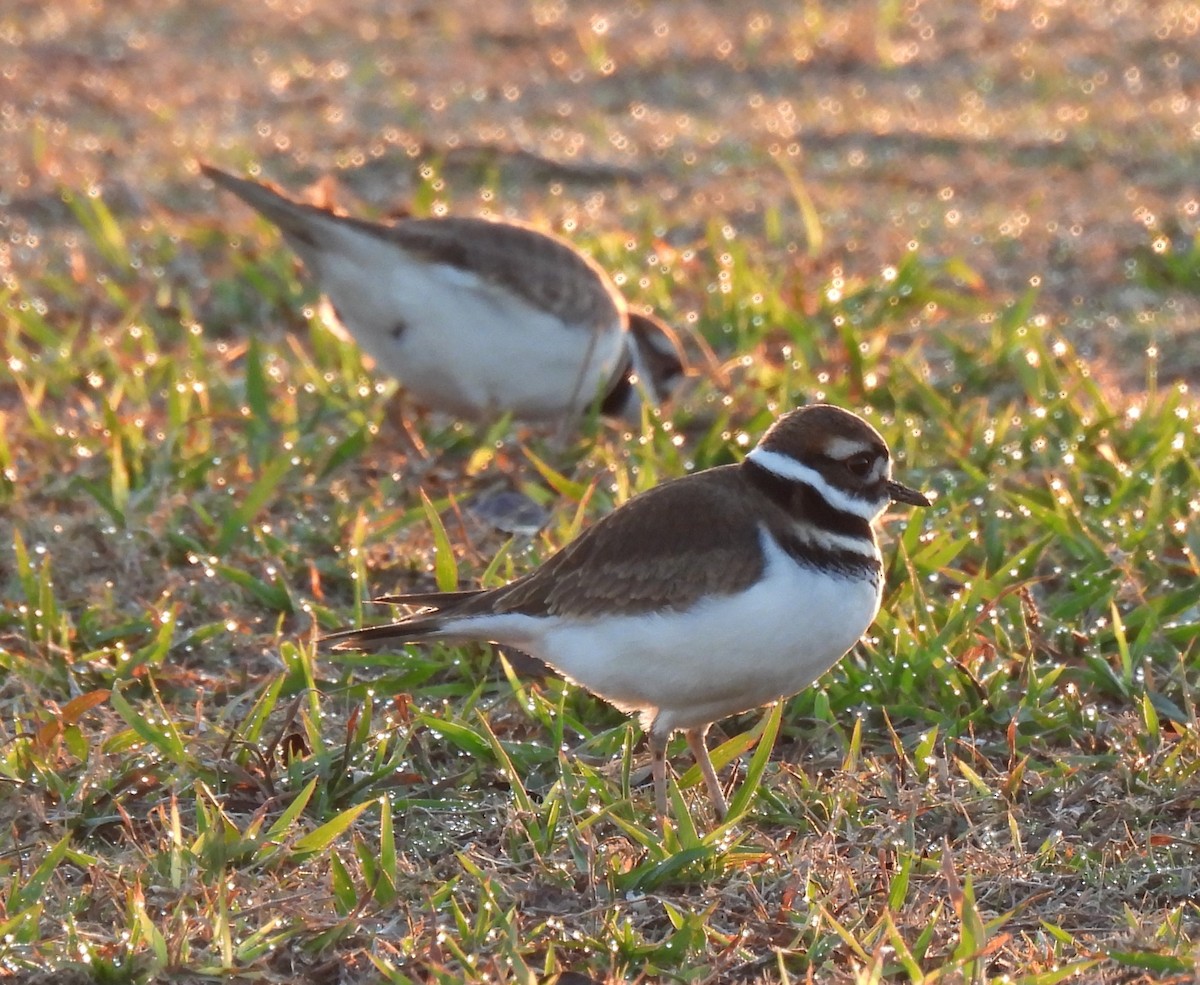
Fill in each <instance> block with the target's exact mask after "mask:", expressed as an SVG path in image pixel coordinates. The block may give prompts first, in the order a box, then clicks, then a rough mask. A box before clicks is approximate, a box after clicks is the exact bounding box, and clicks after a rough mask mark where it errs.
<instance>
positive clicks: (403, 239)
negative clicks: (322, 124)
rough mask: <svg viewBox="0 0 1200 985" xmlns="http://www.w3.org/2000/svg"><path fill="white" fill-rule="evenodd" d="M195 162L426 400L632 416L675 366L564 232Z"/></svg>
mask: <svg viewBox="0 0 1200 985" xmlns="http://www.w3.org/2000/svg"><path fill="white" fill-rule="evenodd" d="M200 167H201V170H202V171H203V172H204V174H206V175H207V176H208V177H209V178H211V179H212V180H213V181H215V182H216V183H217V184H218V185H220V186H222V187H223V188H225V189H227V190H228V191H231V192H233V194H235V195H237V196H238V197H239V198H241V199H242V200H243V201H245V202H246V203H247V204H249V205H250V206H251V207H252V208H254V209H256V210H257V211H258V212H260V213H262V215H264V216H265V217H266V218H267V219H269V220H270V221H271V222H273V223H275V225H277V226H278V227H279V228H280V230H281V231H282V232H283V236H284V239H285V240H287V242H288V244H289V245H290V246H291V247H292V249H293V250H295V251H296V253H297V254H299V256H300V258H301V259H302V260H303V261H304V264H305V266H307V267H308V269H309V271H310V272H311V273H312V274H313V275H314V276H315V277H316V279H317V282H318V285H319V286H320V289H321V290H322V292H323V293H324V294H325V296H326V297H327V298H328V299H329V302H330V304H331V306H332V308H333V311H334V313H335V314H336V317H337V320H338V321H339V322H340V323H341V325H342V326H343V327H344V328H345V329H346V331H347V332H348V333H349V334H350V335H351V336H353V338H354V339H355V340H357V342H358V344H359V345H360V346H362V348H363V349H364V350H366V352H367V353H368V354H369V355H370V356H371V357H372V358H373V359H374V360H375V362H376V363H377V364H378V365H379V366H380V367H381V368H382V369H383V370H384V371H386V372H387V373H390V374H391V375H392V376H394V377H395V378H396V379H397V380H399V381H400V382H401V384H403V386H404V388H405V390H406V391H407V392H408V393H410V394H411V395H412V396H413V397H415V398H416V399H417V401H418V402H419V403H421V404H424V405H425V406H426V407H429V408H431V409H435V410H444V411H448V412H449V413H452V414H455V415H457V416H460V417H465V418H470V419H473V420H482V419H488V418H491V417H494V416H496V415H499V414H503V413H509V412H511V413H512V415H513V416H514V417H516V418H520V419H523V420H532V421H538V420H544V421H549V420H561V419H563V418H564V417H571V416H576V415H579V414H581V413H582V412H583V411H585V410H586V409H587V408H588V407H589V406H591V405H592V403H593V402H594V401H596V400H597V399H599V402H600V410H601V412H602V413H604V414H606V415H608V416H610V417H620V418H623V419H627V420H637V419H640V413H641V395H642V392H643V391H644V392H645V394H646V395H647V396H648V397H649V399H650V400H651V401H652V402H655V403H657V402H658V401H659V400H660V399H662V398H663V397H665V396H667V395H668V394H669V393H670V390H671V389H672V388H673V387H674V386H675V384H677V383H678V382H679V379H680V377H681V376H682V375H683V362H682V359H681V357H680V350H679V346H678V343H677V342H676V340H675V338H674V337H673V336H672V334H671V332H670V330H669V329H667V328H666V326H665V325H663V324H662V323H660V322H658V321H657V320H656V319H653V318H650V317H649V316H646V315H639V314H635V313H632V312H629V311H628V309H627V307H626V304H625V299H624V298H623V297H622V296H621V295H620V293H619V292H618V291H617V289H616V288H615V287H614V286H613V284H612V282H611V281H610V280H609V279H608V277H607V276H606V275H605V273H604V271H603V270H601V269H600V267H599V266H597V265H596V263H594V262H593V261H592V260H591V259H589V258H588V257H586V256H584V255H583V254H582V253H579V252H578V251H576V250H575V249H574V248H573V247H571V246H570V245H569V244H568V243H567V242H566V241H565V240H562V239H559V238H557V237H555V236H551V235H549V234H547V233H544V232H539V231H538V230H535V229H532V228H530V227H528V226H524V225H519V224H517V223H514V222H496V221H490V220H487V219H475V218H464V217H457V216H456V217H447V218H441V219H401V220H399V221H398V222H396V223H395V224H394V225H391V226H384V225H379V224H378V223H373V222H366V221H364V220H362V219H354V218H350V217H347V216H340V215H335V214H334V213H332V212H330V211H327V210H326V209H321V208H317V207H315V206H312V205H304V204H302V203H300V202H293V201H292V200H291V199H288V198H285V197H284V196H283V195H280V194H278V193H277V192H275V191H272V190H271V189H270V188H267V187H266V186H265V185H261V184H258V183H257V182H253V181H247V180H245V179H243V178H237V177H234V176H233V175H230V174H226V173H225V172H223V171H219V170H217V169H216V168H213V167H209V166H208V165H201V166H200ZM638 382H640V384H641V386H640V387H639V386H637V385H636V384H637V383H638Z"/></svg>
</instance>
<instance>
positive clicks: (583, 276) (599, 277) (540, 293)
mask: <svg viewBox="0 0 1200 985" xmlns="http://www.w3.org/2000/svg"><path fill="white" fill-rule="evenodd" d="M387 237H388V238H389V239H391V240H392V241H393V242H395V243H396V244H398V245H399V246H401V247H402V248H404V249H405V250H408V251H410V252H412V253H415V254H417V255H419V256H421V257H423V258H425V259H426V260H428V261H430V262H433V263H442V264H445V265H447V266H450V267H458V268H460V269H462V270H469V271H471V272H472V273H475V274H478V275H480V276H481V277H483V278H485V279H487V280H490V281H492V282H493V283H496V284H499V285H500V286H502V287H503V288H505V289H506V290H508V291H511V292H512V293H514V294H516V295H518V296H519V297H522V298H524V299H525V300H526V301H527V302H529V303H530V304H531V305H533V306H534V307H537V308H543V309H545V310H547V311H551V312H553V313H554V314H555V315H557V316H558V317H560V318H562V320H563V321H564V322H566V323H567V324H568V325H583V326H587V327H588V328H594V329H597V330H602V329H607V328H608V327H609V326H611V325H613V324H614V323H616V322H618V321H619V320H620V319H622V318H623V317H624V311H625V301H624V299H623V298H622V297H621V296H620V295H619V294H617V292H616V289H615V288H614V287H612V286H611V283H610V281H609V279H608V276H607V275H606V274H605V273H604V272H603V271H602V270H601V269H600V268H599V267H598V266H597V265H596V264H595V263H594V262H593V261H592V260H591V259H589V258H588V257H586V256H584V255H583V254H582V253H579V252H577V251H576V250H575V249H573V248H572V247H571V246H570V245H569V244H568V243H566V242H564V241H563V240H560V239H558V238H557V237H555V236H552V235H550V234H548V233H543V232H540V231H539V230H537V229H532V228H530V227H528V226H523V225H520V224H518V223H514V222H492V221H490V220H488V219H475V218H471V217H467V216H447V217H445V218H442V219H403V220H401V221H400V222H398V223H396V224H395V225H394V226H391V227H389V228H388V230H387Z"/></svg>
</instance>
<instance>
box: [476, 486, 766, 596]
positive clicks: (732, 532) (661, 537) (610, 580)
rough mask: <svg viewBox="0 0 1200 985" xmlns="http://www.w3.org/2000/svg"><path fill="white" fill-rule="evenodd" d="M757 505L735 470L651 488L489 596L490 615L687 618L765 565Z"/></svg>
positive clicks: (741, 585) (749, 579)
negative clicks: (653, 613)
mask: <svg viewBox="0 0 1200 985" xmlns="http://www.w3.org/2000/svg"><path fill="white" fill-rule="evenodd" d="M757 498H758V497H757V495H756V493H755V492H754V491H753V489H751V488H750V487H749V486H747V485H746V484H745V483H744V482H743V481H742V479H741V476H740V473H739V472H738V470H737V466H727V467H725V468H719V469H710V470H708V471H706V472H702V473H697V474H696V475H692V476H687V477H685V478H683V479H678V480H676V481H674V482H669V483H665V484H664V485H661V486H657V487H655V488H654V489H651V490H650V491H648V492H646V493H643V494H642V495H640V496H638V497H636V498H635V499H632V500H630V501H629V502H628V503H626V504H625V505H624V506H622V507H621V508H620V509H618V510H616V511H615V512H613V513H610V514H609V515H608V516H606V517H604V519H602V520H601V521H600V522H598V523H597V524H595V526H593V527H590V528H589V529H588V530H587V531H586V532H584V534H583V535H582V536H580V537H578V538H577V539H576V540H574V541H572V542H571V543H570V544H568V545H567V546H566V547H565V548H563V549H562V550H561V551H560V552H559V553H558V554H556V555H554V557H552V558H551V559H550V560H549V561H547V562H546V563H545V564H543V565H542V566H541V567H540V568H538V569H537V570H536V571H533V572H531V573H530V574H528V575H526V576H525V577H524V578H521V579H519V580H517V581H515V582H513V583H512V585H510V586H509V587H508V588H502V589H497V590H495V591H494V592H489V593H488V595H489V598H488V600H487V602H488V606H487V607H488V609H489V610H490V611H493V612H524V613H529V614H541V613H549V614H553V615H563V616H578V617H584V618H586V617H588V616H593V615H599V614H601V613H611V612H612V611H613V610H614V609H615V610H617V611H621V612H626V613H629V614H635V613H639V612H646V611H649V610H654V609H676V610H678V609H686V608H687V607H689V606H690V605H692V604H693V603H695V602H696V601H697V600H698V599H700V598H701V597H703V596H705V595H723V594H727V593H730V592H736V591H739V590H741V589H744V588H746V587H747V586H748V585H749V584H751V583H752V582H753V581H755V580H756V579H757V578H758V577H759V576H760V575H761V573H762V570H763V564H764V559H763V555H762V549H761V547H760V543H759V516H758V514H756V513H755V511H754V509H753V507H754V506H755V505H756V501H757ZM481 601H482V600H481ZM469 608H471V605H470V603H468V604H467V605H466V606H464V607H462V608H459V609H456V610H455V611H456V614H457V613H459V612H464V611H466V610H467V609H469Z"/></svg>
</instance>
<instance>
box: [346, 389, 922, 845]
mask: <svg viewBox="0 0 1200 985" xmlns="http://www.w3.org/2000/svg"><path fill="white" fill-rule="evenodd" d="M893 501H896V502H900V503H908V504H910V505H913V506H928V505H929V500H927V499H926V498H925V496H923V495H922V494H921V493H920V492H918V491H917V490H915V489H910V488H909V487H908V486H905V485H901V484H900V483H899V482H895V481H893V480H892V478H891V461H890V457H889V453H888V447H887V444H886V443H885V442H884V440H883V438H882V437H881V436H880V434H879V432H878V431H876V430H875V429H874V428H873V427H871V425H870V424H868V423H867V422H866V421H864V420H862V418H860V417H857V416H855V415H854V414H851V413H849V412H848V411H845V410H841V409H839V408H837V407H831V406H828V405H824V404H818V405H814V406H810V407H802V408H800V409H798V410H793V411H792V412H790V413H788V414H785V415H784V416H783V417H781V418H779V420H777V421H776V422H775V423H774V424H773V425H772V426H771V428H770V429H769V430H768V431H767V432H766V434H764V435H763V437H762V439H761V440H760V441H759V442H758V444H757V445H756V446H755V448H754V449H753V450H752V451H751V452H750V453H749V454H748V455H747V456H746V458H745V460H744V461H743V462H741V463H740V464H737V465H724V466H720V467H717V468H712V469H706V470H705V471H702V472H696V473H694V474H692V475H688V476H684V477H683V478H680V479H675V480H674V481H671V482H667V483H664V484H663V485H661V486H656V487H655V488H653V489H651V490H649V491H647V492H644V493H642V494H641V495H639V496H636V497H634V498H633V499H631V500H629V501H628V502H627V503H625V504H624V505H623V506H621V507H620V508H619V509H617V510H615V511H613V512H612V513H610V514H609V515H608V516H606V517H604V518H603V519H601V520H600V521H599V522H597V523H596V524H595V525H593V526H592V527H590V528H589V529H588V530H586V531H585V532H584V533H583V534H582V535H581V536H580V537H578V538H577V539H576V540H574V541H572V542H571V543H570V544H568V545H567V546H566V547H565V548H563V549H562V550H561V551H559V552H558V553H557V554H555V555H554V556H553V557H551V558H550V559H549V560H548V561H546V562H545V563H544V564H543V565H541V566H540V567H539V568H537V569H535V570H534V571H532V572H530V573H529V574H527V575H525V576H524V577H522V578H518V579H517V580H516V581H513V582H511V583H510V584H508V585H505V586H503V587H500V588H494V589H490V590H487V591H463V592H448V593H437V592H435V593H429V594H421V595H391V596H384V597H383V598H382V599H379V600H378V601H381V602H391V603H396V604H399V605H407V606H414V607H416V606H419V607H421V611H418V612H416V613H415V614H413V615H410V616H407V617H406V618H403V619H401V620H399V621H398V622H394V623H392V624H390V625H385V626H375V627H372V628H367V629H355V630H349V631H343V632H339V633H334V634H332V635H330V636H327V637H325V640H327V641H331V642H333V643H335V644H336V648H337V649H363V648H376V647H378V646H379V645H380V644H402V643H428V642H431V641H444V642H449V643H459V642H464V641H468V640H476V641H486V642H491V643H496V644H499V645H508V646H511V647H513V648H515V649H518V650H522V651H524V652H526V653H529V654H532V655H533V656H535V657H537V658H538V659H540V660H542V661H544V662H545V663H547V664H549V665H550V666H551V667H553V668H555V669H556V670H558V671H560V672H562V673H563V674H564V675H565V676H566V677H568V678H569V679H571V680H573V681H575V682H577V683H578V684H581V685H582V686H583V687H585V688H587V690H589V691H591V692H593V693H594V694H596V695H599V696H600V697H601V698H603V699H605V700H606V701H608V702H610V703H611V704H613V705H615V706H616V707H617V708H620V709H621V710H623V711H626V712H638V713H639V714H640V715H641V721H642V726H643V728H644V729H645V730H646V732H647V734H648V736H649V743H650V750H651V757H652V758H651V765H652V773H653V776H654V789H655V805H656V807H657V810H658V817H659V823H660V824H662V823H664V818H665V816H666V805H667V801H666V748H667V740H668V739H669V738H670V736H671V734H672V733H673V732H675V731H677V730H682V731H683V732H684V734H685V735H686V737H687V741H688V745H689V747H690V748H691V751H692V754H693V755H694V756H695V758H696V762H697V763H698V764H699V767H700V771H701V773H702V774H703V776H704V781H705V784H706V786H707V787H708V792H709V795H710V797H711V798H712V801H713V805H714V807H715V809H716V811H717V813H718V814H719V815H721V816H723V815H724V813H725V810H726V807H725V798H724V796H723V794H722V792H721V785H720V782H719V781H718V779H717V776H716V773H715V772H714V770H713V766H712V763H711V761H710V760H709V756H708V749H707V747H706V745H705V736H706V734H707V732H708V729H709V727H710V726H711V725H712V723H713V722H715V721H716V720H717V719H720V718H724V717H725V716H727V715H732V714H735V713H737V712H742V711H748V710H750V709H752V708H756V707H758V706H760V705H763V704H767V703H769V702H772V701H775V700H776V699H779V698H784V697H788V696H790V695H793V694H795V693H796V692H798V691H800V690H802V689H803V688H805V687H807V686H808V685H809V684H811V683H812V682H813V681H814V680H816V679H817V678H818V677H819V676H820V675H821V674H822V673H824V672H825V671H826V670H827V669H828V668H829V667H831V666H832V665H833V664H834V663H835V662H836V661H837V660H838V659H839V658H840V657H841V656H842V655H843V654H844V653H845V652H846V651H847V650H849V649H850V647H851V646H853V645H854V643H855V641H857V640H858V638H859V637H860V636H861V635H862V634H863V633H864V632H865V631H866V629H867V627H868V626H869V625H870V624H871V621H872V620H873V619H874V618H875V614H876V612H878V610H879V602H880V597H881V593H882V591H883V562H882V559H881V557H880V553H879V548H878V546H877V544H876V542H875V533H874V529H873V527H872V524H873V522H874V521H875V520H876V519H877V518H878V517H879V516H880V514H882V513H883V511H884V510H885V509H886V508H887V506H888V504H889V503H891V502H893Z"/></svg>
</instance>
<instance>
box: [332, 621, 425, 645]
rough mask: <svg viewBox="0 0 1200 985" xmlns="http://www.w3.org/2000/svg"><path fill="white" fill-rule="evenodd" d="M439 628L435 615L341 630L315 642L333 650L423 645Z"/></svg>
mask: <svg viewBox="0 0 1200 985" xmlns="http://www.w3.org/2000/svg"><path fill="white" fill-rule="evenodd" d="M441 628H442V622H441V620H440V619H439V618H438V617H437V616H436V615H431V616H429V617H428V618H420V617H417V618H414V619H408V620H405V621H404V622H396V623H389V624H388V625H386V626H368V627H366V628H364V629H343V630H341V631H340V632H337V633H330V634H329V635H328V636H322V637H321V638H320V639H319V640H317V642H318V643H321V644H325V643H332V644H333V648H334V649H335V650H367V649H374V648H375V645H376V644H380V643H394V644H403V643H423V642H424V641H425V640H426V639H427V638H428V635H429V634H430V633H436V632H437V631H438V630H439V629H441Z"/></svg>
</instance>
